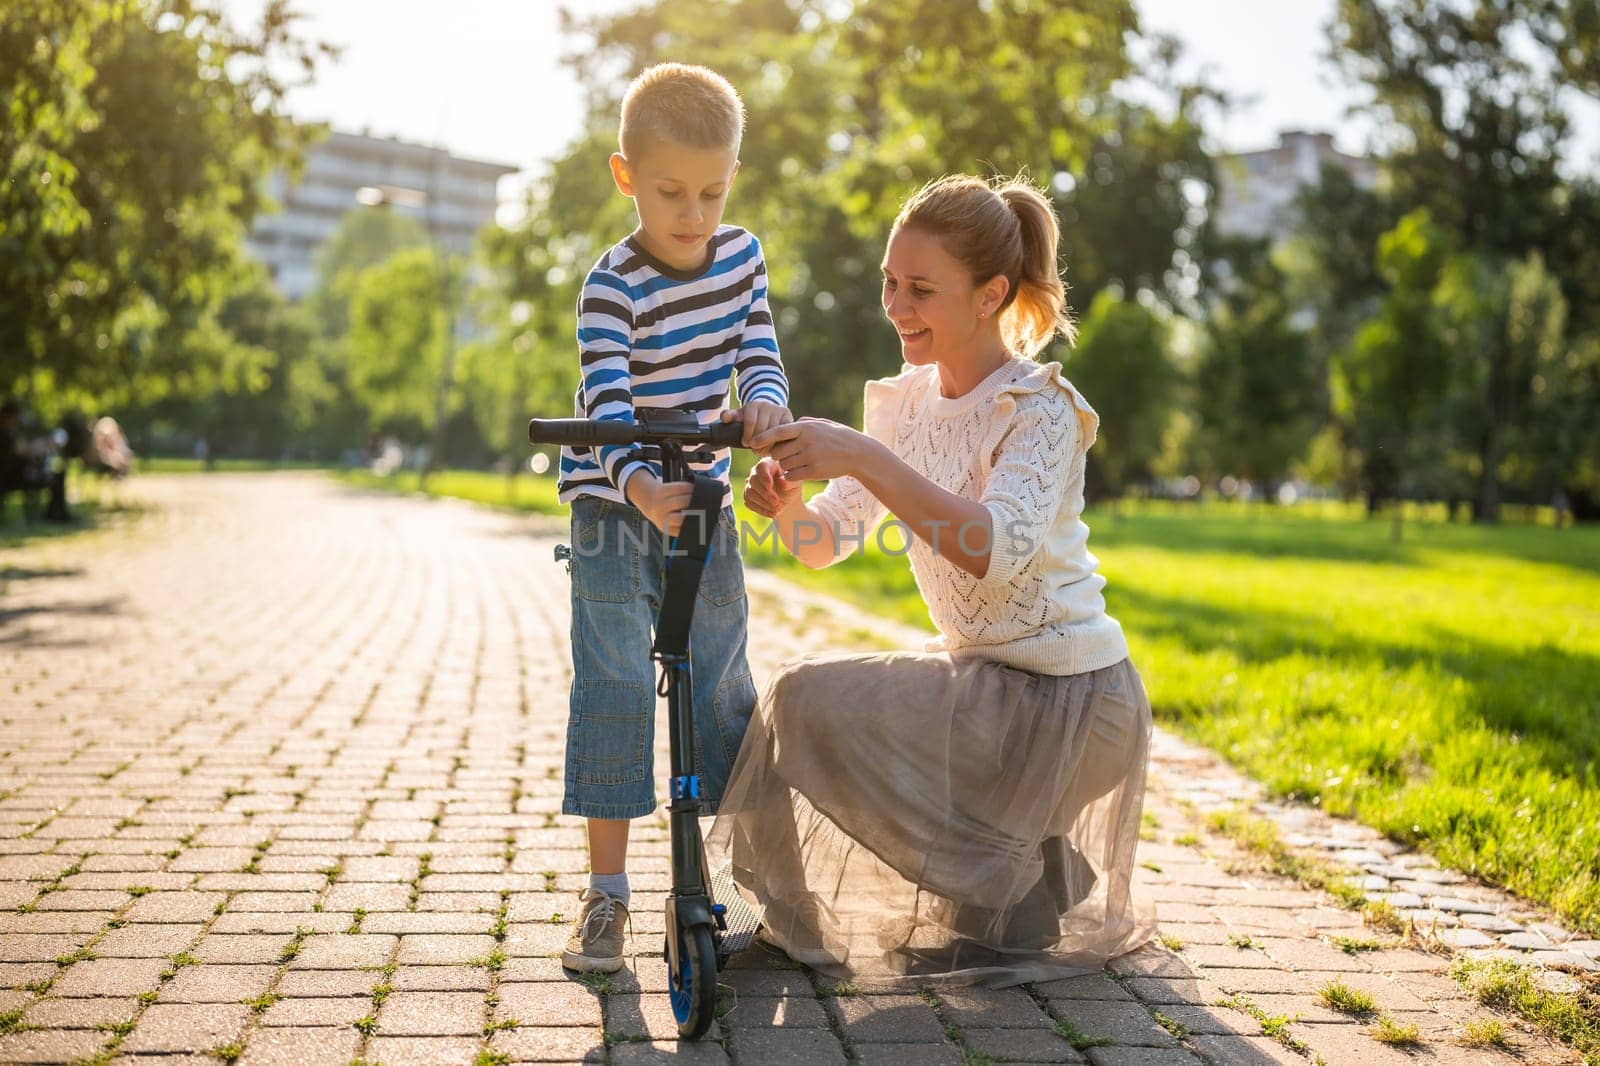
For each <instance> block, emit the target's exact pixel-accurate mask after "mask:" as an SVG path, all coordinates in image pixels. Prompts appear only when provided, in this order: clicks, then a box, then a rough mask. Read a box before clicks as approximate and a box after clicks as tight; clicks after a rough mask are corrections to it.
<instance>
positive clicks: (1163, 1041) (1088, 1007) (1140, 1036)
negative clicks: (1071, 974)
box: [1052, 999, 1177, 1048]
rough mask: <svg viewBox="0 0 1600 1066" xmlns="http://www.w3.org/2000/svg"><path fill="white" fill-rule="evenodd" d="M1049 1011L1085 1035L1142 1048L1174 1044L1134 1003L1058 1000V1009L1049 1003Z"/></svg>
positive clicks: (1145, 1011)
mask: <svg viewBox="0 0 1600 1066" xmlns="http://www.w3.org/2000/svg"><path fill="white" fill-rule="evenodd" d="M1052 1010H1053V1011H1054V1012H1055V1013H1056V1014H1057V1015H1058V1016H1059V1017H1061V1018H1064V1019H1066V1020H1068V1021H1070V1022H1071V1023H1072V1024H1073V1025H1074V1026H1075V1027H1076V1028H1077V1029H1078V1031H1079V1032H1081V1033H1083V1034H1084V1035H1086V1036H1090V1037H1103V1038H1105V1039H1108V1040H1115V1041H1116V1042H1117V1043H1118V1044H1134V1045H1139V1046H1142V1047H1158V1048H1159V1047H1175V1046H1177V1041H1176V1040H1174V1039H1173V1038H1172V1034H1171V1033H1168V1032H1167V1031H1166V1030H1165V1029H1163V1028H1161V1026H1159V1025H1157V1024H1156V1021H1155V1019H1154V1018H1152V1017H1151V1016H1150V1012H1149V1011H1147V1010H1145V1009H1144V1007H1142V1006H1140V1005H1139V1004H1137V1003H1116V1002H1108V1001H1105V1000H1087V999H1081V1000H1073V1001H1070V1002H1064V1003H1061V1004H1060V1005H1059V1009H1056V1006H1055V1005H1052Z"/></svg>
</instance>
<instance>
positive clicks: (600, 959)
mask: <svg viewBox="0 0 1600 1066" xmlns="http://www.w3.org/2000/svg"><path fill="white" fill-rule="evenodd" d="M578 899H579V900H580V901H581V902H582V903H583V910H582V911H581V912H580V913H579V914H578V917H577V919H576V920H574V921H573V923H572V936H570V937H568V938H567V950H566V951H564V952H562V953H561V965H563V966H565V967H566V968H567V969H569V970H576V971H578V972H579V973H590V972H596V973H616V972H617V971H618V970H620V969H622V930H623V927H624V926H626V925H627V923H628V908H627V907H625V906H623V904H622V901H621V900H620V899H617V898H616V897H615V896H608V895H606V894H605V893H604V892H602V891H600V890H599V889H598V888H586V889H584V890H583V892H582V893H581V894H580V895H579V896H578Z"/></svg>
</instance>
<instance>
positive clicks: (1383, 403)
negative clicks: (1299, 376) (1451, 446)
mask: <svg viewBox="0 0 1600 1066" xmlns="http://www.w3.org/2000/svg"><path fill="white" fill-rule="evenodd" d="M1453 253H1454V249H1453V248H1452V247H1451V246H1450V244H1449V240H1448V237H1447V236H1446V234H1445V233H1444V231H1443V230H1442V229H1440V227H1438V226H1436V225H1435V224H1434V223H1433V220H1432V218H1431V217H1430V216H1429V214H1428V212H1427V211H1425V210H1418V211H1413V212H1412V213H1410V214H1408V215H1406V216H1405V217H1404V218H1402V219H1401V220H1400V222H1399V224H1398V225H1397V226H1395V228H1394V229H1392V230H1390V231H1389V232H1388V233H1386V234H1384V236H1383V238H1382V239H1381V240H1380V241H1379V242H1378V268H1379V272H1380V273H1381V275H1382V276H1383V278H1384V280H1385V282H1386V283H1387V284H1388V286H1389V291H1388V292H1387V293H1386V294H1385V295H1384V297H1383V301H1382V304H1381V307H1380V309H1379V311H1378V314H1377V315H1376V316H1375V317H1374V318H1372V319H1370V320H1369V321H1368V322H1367V323H1366V324H1365V325H1364V326H1362V327H1361V329H1360V330H1359V332H1358V333H1357V334H1356V337H1355V341H1354V343H1353V344H1352V345H1351V346H1350V348H1349V349H1348V350H1347V351H1346V352H1344V353H1343V355H1342V357H1341V358H1340V360H1339V361H1338V362H1337V363H1336V365H1335V370H1336V373H1335V396H1336V403H1338V404H1339V405H1340V407H1341V408H1342V410H1343V414H1344V417H1346V418H1347V419H1348V420H1349V422H1350V423H1351V425H1352V426H1353V427H1354V434H1355V439H1356V443H1357V446H1358V448H1359V450H1360V453H1361V459H1362V463H1363V473H1364V480H1365V483H1366V485H1367V486H1368V497H1367V501H1368V508H1369V510H1376V508H1377V506H1378V504H1379V503H1380V502H1381V501H1382V500H1383V499H1384V498H1386V497H1390V496H1397V495H1399V494H1401V493H1403V492H1405V491H1407V490H1408V489H1410V488H1412V487H1413V485H1412V482H1413V480H1414V479H1418V478H1422V479H1424V480H1425V479H1426V477H1427V472H1428V471H1429V470H1433V471H1437V470H1438V469H1439V468H1438V466H1437V465H1433V466H1431V467H1424V465H1423V464H1422V462H1421V461H1420V460H1421V459H1422V458H1423V457H1424V456H1425V455H1428V454H1429V452H1430V447H1431V446H1434V445H1436V444H1437V443H1438V442H1439V440H1440V439H1441V434H1440V433H1439V432H1437V430H1438V420H1439V416H1440V414H1441V410H1442V405H1443V401H1444V396H1445V393H1446V389H1447V388H1448V387H1449V383H1450V375H1451V371H1452V360H1451V350H1450V348H1449V346H1448V344H1447V342H1446V339H1445V337H1444V336H1443V329H1442V326H1441V323H1440V320H1439V315H1438V312H1437V310H1436V307H1435V299H1434V294H1435V289H1436V288H1437V287H1438V285H1439V282H1440V279H1441V277H1442V276H1443V274H1444V271H1445V269H1446V266H1447V264H1448V263H1449V261H1450V257H1451V255H1452V254H1453ZM1435 455H1436V453H1435ZM1434 487H1436V488H1437V486H1434ZM1399 523H1400V511H1399V508H1396V509H1395V536H1396V537H1399V535H1400V524H1399Z"/></svg>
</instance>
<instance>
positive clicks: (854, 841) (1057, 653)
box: [711, 176, 1154, 985]
mask: <svg viewBox="0 0 1600 1066" xmlns="http://www.w3.org/2000/svg"><path fill="white" fill-rule="evenodd" d="M1056 243H1057V228H1056V221H1055V215H1054V213H1053V211H1052V210H1051V207H1050V203H1049V201H1048V200H1047V199H1046V198H1045V197H1044V195H1043V194H1042V193H1040V192H1039V191H1038V190H1036V189H1034V188H1033V187H1031V186H1029V185H1027V184H1026V183H1023V182H1020V181H1009V182H1004V183H1000V184H997V185H991V184H989V183H986V182H984V181H982V180H980V179H977V178H972V177H967V176H958V177H950V178H944V179H941V180H939V181H936V182H933V183H932V184H930V185H928V186H927V187H926V188H924V189H923V190H922V191H921V192H919V193H917V195H916V196H915V197H913V198H912V199H911V200H910V201H909V202H908V203H907V204H906V205H905V207H904V209H903V210H902V211H901V212H900V215H899V218H898V219H897V220H896V222H895V225H894V229H893V231H892V232H891V234H890V237H889V244H888V248H887V251H886V253H885V256H884V260H883V305H884V310H885V312H886V313H887V315H888V317H889V319H890V321H891V322H892V323H893V324H894V326H895V329H896V330H897V332H898V333H899V335H900V342H901V346H902V351H903V354H904V357H905V362H906V364H907V366H906V368H905V369H904V370H903V372H902V373H901V374H899V375H898V376H897V377H893V378H889V379H886V380H882V381H872V382H869V383H868V384H867V387H866V400H865V416H864V423H865V428H866V432H865V433H857V432H855V431H854V430H852V429H849V428H848V427H846V426H842V425H839V424H837V423H833V422H828V421H824V420H818V419H803V420H801V421H799V422H796V423H793V424H790V425H786V426H782V427H778V428H776V429H773V430H770V431H768V432H767V433H765V434H763V435H762V436H760V437H758V438H757V439H756V440H755V442H754V445H755V447H756V449H757V450H758V451H760V452H761V453H762V454H763V455H764V456H765V458H763V459H762V460H761V462H760V463H758V464H757V466H756V468H755V470H754V471H753V472H752V473H751V475H750V480H749V484H748V485H747V488H746V492H745V502H746V503H747V504H748V505H749V506H750V507H751V509H753V510H755V511H756V512H758V513H760V514H763V515H766V516H768V517H770V518H772V519H773V521H774V523H775V525H776V527H777V530H778V534H779V537H780V538H781V539H782V541H783V543H784V545H785V546H786V547H787V548H788V549H789V550H790V551H791V552H792V553H793V554H794V555H796V556H797V557H798V558H799V559H800V560H801V561H802V562H804V563H805V564H806V565H808V566H811V567H821V566H827V565H830V564H832V563H834V562H837V561H838V560H839V559H841V558H843V557H844V555H846V554H848V553H849V551H850V550H851V549H852V548H853V547H856V546H858V545H860V544H861V543H862V542H863V541H864V540H866V539H867V538H870V537H872V536H873V535H874V530H875V528H876V527H877V524H878V522H879V520H880V519H881V518H882V517H883V516H884V514H885V512H888V513H891V514H893V515H894V517H895V519H897V520H898V521H899V522H900V523H902V524H903V525H904V527H906V528H907V529H908V530H909V531H910V532H911V534H912V535H913V538H914V539H913V540H912V543H911V550H910V554H911V565H912V570H913V572H914V574H915V576H916V579H917V584H918V587H919V588H920V589H921V591H922V594H923V597H924V599H926V600H927V603H928V610H929V614H930V616H931V617H932V619H933V622H934V624H935V626H936V627H937V629H938V631H939V635H938V637H937V638H935V639H934V640H933V641H931V642H930V643H929V645H928V647H927V649H926V651H924V652H921V653H913V652H902V653H894V654H887V655H833V656H822V657H811V658H808V659H804V660H801V661H799V662H796V663H792V664H790V665H788V666H787V667H785V668H784V669H783V670H782V671H780V672H779V674H778V675H777V676H776V677H775V678H774V679H773V681H772V683H771V685H770V687H769V689H768V691H767V693H766V696H765V698H764V699H763V700H762V701H761V704H760V706H759V707H758V709H757V712H756V718H755V720H754V721H753V722H752V724H751V729H750V733H749V735H748V737H747V738H746V740H745V743H744V746H743V747H742V749H741V750H740V754H739V759H738V762H737V764H736V766H735V769H734V771H733V777H732V781H731V782H730V784H729V786H728V790H727V793H726V796H725V798H724V801H723V805H722V808H721V810H722V813H721V814H720V815H719V817H718V819H717V822H716V824H715V826H714V827H713V830H712V835H711V846H712V847H713V848H714V849H716V850H719V851H724V852H727V853H729V854H730V855H731V857H732V860H733V862H734V866H735V875H736V878H737V880H738V882H739V884H740V885H741V887H742V888H743V889H744V890H745V891H746V892H747V893H749V894H750V895H752V896H754V897H755V898H756V899H757V900H758V901H759V902H760V903H762V904H764V905H765V906H766V908H767V918H766V921H767V926H766V936H767V937H768V938H769V939H770V940H771V941H773V942H774V943H776V944H777V945H778V946H780V947H782V948H783V949H785V950H786V951H788V952H789V954H790V955H792V956H793V957H794V958H796V959H797V960H800V961H802V962H805V963H808V964H810V965H812V966H814V967H816V968H817V969H820V970H823V971H824V972H827V973H829V974H832V975H834V976H838V977H841V978H847V979H866V980H883V979H896V978H904V977H915V978H916V979H919V980H921V979H926V978H928V977H931V976H944V977H950V978H954V979H957V980H966V981H977V980H983V981H986V982H988V983H990V984H995V985H1000V984H1008V983H1018V982H1022V981H1028V980H1039V979H1043V978H1048V977H1054V976H1062V975H1065V974H1068V973H1073V972H1080V971H1081V970H1083V969H1086V968H1098V967H1100V966H1101V965H1102V964H1103V963H1104V962H1105V960H1106V959H1108V958H1110V957H1112V956H1115V955H1118V954H1121V953H1122V952H1125V951H1128V950H1130V949H1132V948H1134V947H1137V946H1138V945H1140V944H1141V943H1143V942H1144V941H1145V940H1147V939H1148V938H1149V936H1150V935H1151V933H1152V932H1153V929H1154V922H1153V920H1152V918H1151V916H1150V915H1149V914H1148V912H1145V911H1142V910H1141V909H1139V908H1137V907H1136V906H1135V904H1134V902H1133V899H1132V896H1131V893H1130V881H1131V873H1132V867H1133V862H1134V850H1135V848H1136V846H1137V843H1138V830H1139V817H1140V808H1141V805H1142V803H1143V797H1144V775H1145V765H1146V761H1147V757H1148V748H1149V737H1150V707H1149V703H1148V701H1147V700H1146V698H1145V694H1144V690H1143V687H1142V686H1141V684H1140V681H1139V676H1138V674H1137V673H1136V672H1135V671H1134V669H1133V666H1132V665H1131V664H1130V663H1129V661H1128V650H1127V645H1126V643H1125V642H1124V640H1123V636H1122V630H1121V627H1120V626H1119V625H1118V624H1117V622H1116V621H1115V620H1114V619H1112V618H1110V617H1108V616H1107V615H1106V613H1105V603H1104V600H1103V599H1102V597H1101V590H1102V589H1103V588H1104V586H1105V579H1104V578H1102V577H1101V576H1099V575H1098V574H1097V573H1096V572H1095V571H1096V566H1097V562H1096V560H1095V558H1094V556H1093V555H1091V554H1090V553H1089V551H1088V548H1087V538H1088V533H1089V530H1088V527H1087V526H1085V525H1084V524H1083V522H1082V520H1081V517H1080V514H1081V511H1082V509H1083V476H1084V456H1085V453H1086V452H1087V450H1088V448H1089V446H1090V444H1092V443H1093V441H1094V436H1095V428H1096V425H1097V422H1098V420H1097V418H1096V416H1095V413H1094V411H1093V410H1092V409H1091V408H1090V407H1089V405H1088V404H1087V403H1086V402H1085V401H1084V400H1083V398H1082V397H1080V396H1079V395H1078V394H1077V392H1076V391H1075V390H1074V389H1073V387H1072V386H1071V385H1070V384H1069V383H1068V382H1067V381H1066V380H1065V379H1064V378H1063V377H1062V376H1061V368H1060V366H1059V364H1056V363H1048V364H1044V365H1040V364H1037V363H1035V362H1033V358H1034V357H1035V356H1036V355H1037V354H1038V353H1039V352H1040V351H1041V350H1043V348H1044V347H1045V346H1046V344H1048V343H1049V342H1050V340H1051V339H1052V338H1053V337H1054V336H1055V335H1056V334H1057V333H1060V334H1063V335H1065V336H1066V337H1067V338H1068V339H1070V338H1071V334H1072V330H1071V326H1070V324H1069V323H1068V321H1067V319H1066V317H1065V313H1064V307H1065V292H1064V289H1063V286H1062V283H1061V279H1060V276H1059V275H1058V273H1057V269H1056ZM805 480H827V481H828V482H829V484H828V486H827V488H826V489H825V490H824V491H823V492H822V493H820V494H819V495H817V496H816V497H815V498H813V499H812V500H811V501H809V502H806V501H804V500H803V499H802V497H801V492H800V485H801V482H802V481H805Z"/></svg>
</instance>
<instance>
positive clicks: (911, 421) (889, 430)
mask: <svg viewBox="0 0 1600 1066" xmlns="http://www.w3.org/2000/svg"><path fill="white" fill-rule="evenodd" d="M863 421H864V423H865V430H866V432H867V433H868V434H869V435H870V436H872V437H875V438H877V439H878V440H881V441H883V442H884V443H885V444H887V445H888V446H889V447H890V448H892V449H893V450H894V452H895V454H896V455H898V456H899V457H900V458H901V459H903V460H905V462H906V463H907V464H908V465H910V466H911V467H912V468H913V469H915V470H917V471H918V472H919V473H921V474H922V475H923V476H925V477H927V478H928V479H929V480H930V481H933V482H934V483H935V484H937V485H939V486H941V487H942V488H944V489H947V490H948V491H950V492H953V493H956V494H957V495H959V496H962V497H964V498H966V499H969V500H974V501H977V502H980V503H982V504H983V505H984V506H986V507H987V508H988V509H989V513H990V515H991V517H992V518H993V522H994V542H993V546H992V549H991V553H990V558H989V569H988V571H987V573H986V574H985V575H984V576H983V577H982V578H977V577H973V576H972V575H971V574H969V573H967V572H966V571H964V570H962V569H961V568H960V567H958V566H956V565H955V564H954V563H951V562H950V561H948V560H946V559H944V558H943V557H941V556H939V555H938V554H936V553H935V552H934V550H933V548H932V547H931V546H929V545H928V544H927V543H926V542H925V541H923V540H921V539H920V538H919V539H912V540H911V551H910V555H911V571H912V573H913V574H914V575H915V577H916V581H917V587H918V588H919V589H920V590H921V592H922V598H923V599H924V600H925V601H927V604H928V614H929V615H930V617H931V618H932V619H933V624H934V626H935V627H936V628H937V629H938V630H939V635H938V636H937V637H935V638H933V639H932V640H930V641H929V642H928V645H927V650H928V651H948V652H950V653H952V654H954V655H959V656H965V655H973V656H978V657H981V658H984V659H992V660H995V661H998V662H1002V663H1005V664H1007V665H1009V666H1015V667H1019V668H1021V669H1024V670H1031V671H1033V672H1034V673H1039V674H1054V675H1067V674H1081V673H1086V672H1088V671H1090V670H1098V669H1100V668H1102V667H1106V666H1112V665H1114V664H1116V663H1118V662H1121V661H1122V660H1123V659H1124V658H1126V657H1127V655H1128V646H1127V643H1126V642H1125V641H1124V639H1123V636H1122V627H1121V626H1120V625H1118V624H1117V621H1116V619H1114V618H1112V617H1110V616H1109V615H1107V614H1106V610H1105V599H1104V598H1103V597H1102V596H1101V590H1102V589H1104V588H1105V584H1106V581H1105V578H1103V577H1101V576H1100V575H1099V574H1098V573H1096V568H1097V567H1098V566H1099V561H1098V560H1097V559H1095V557H1094V556H1093V555H1092V554H1090V552H1089V548H1088V540H1089V527H1088V526H1086V525H1084V523H1083V520H1082V518H1081V517H1080V516H1081V514H1082V512H1083V472H1084V457H1085V455H1086V453H1087V452H1088V450H1089V446H1090V445H1091V444H1093V443H1094V439H1095V430H1096V427H1097V426H1098V425H1099V421H1100V420H1099V417H1098V416H1097V415H1096V414H1095V413H1094V410H1093V408H1091V407H1090V406H1089V405H1088V403H1087V402H1085V401H1084V399H1083V397H1082V396H1080V395H1078V392H1077V390H1076V389H1074V388H1073V387H1072V385H1071V384H1069V383H1068V382H1067V380H1066V379H1065V378H1064V377H1062V376H1061V364H1059V363H1046V364H1042V365H1041V364H1038V363H1034V362H1031V361H1029V360H1025V359H1018V358H1012V359H1010V360H1008V361H1007V362H1006V363H1005V364H1004V365H1002V366H1001V367H1000V368H999V369H998V370H996V371H995V372H994V373H993V374H991V375H989V377H987V378H985V379H984V380H983V382H982V383H981V384H979V385H978V387H977V388H975V389H973V390H972V391H970V392H968V393H967V394H966V395H964V396H958V397H955V398H954V399H951V398H947V397H945V396H943V395H941V394H940V391H939V372H938V367H936V366H932V365H929V366H923V367H915V368H912V367H907V368H905V369H903V370H902V372H901V373H900V374H899V375H897V376H896V377H892V378H885V379H883V380H881V381H869V382H867V387H866V403H865V415H864V418H863ZM811 505H812V506H813V507H814V508H815V509H816V510H817V511H818V512H819V513H820V515H821V517H822V519H823V520H824V521H825V522H827V523H828V524H829V525H830V527H831V528H833V529H837V530H840V531H842V532H843V533H844V539H843V540H842V542H841V543H840V545H839V546H840V549H841V550H840V551H839V553H838V554H837V555H836V556H835V558H834V560H833V562H837V561H838V560H839V559H840V558H843V557H844V556H845V555H847V554H849V553H850V552H851V551H853V550H854V549H855V546H856V543H857V542H858V541H859V538H860V537H861V534H862V532H863V531H865V532H866V534H867V535H868V537H869V538H871V537H873V536H874V534H873V530H874V529H875V527H876V526H877V524H878V522H879V521H880V520H881V519H882V518H883V515H884V506H883V504H881V503H880V502H878V500H877V498H876V497H874V496H873V495H872V494H871V493H870V492H868V491H867V489H866V488H865V486H863V485H862V484H861V483H860V482H859V481H857V480H856V479H855V478H851V477H845V478H836V479H835V480H833V481H832V482H830V483H829V484H828V487H827V488H826V489H824V490H823V491H822V492H821V493H819V494H818V495H817V496H816V497H814V498H813V499H812V500H811ZM956 532H957V531H955V530H945V531H944V533H945V534H946V535H949V536H955V535H956ZM976 536H977V535H976V534H969V536H968V543H970V544H974V545H975V544H976V543H977V541H976V539H975V538H976Z"/></svg>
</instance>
